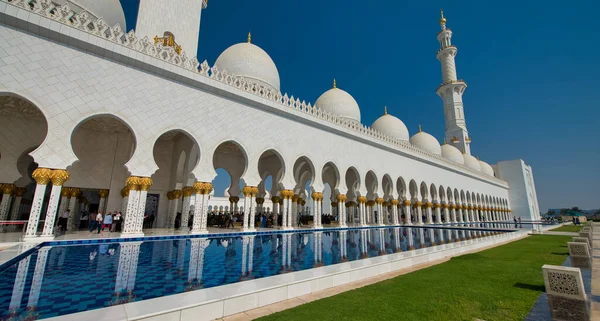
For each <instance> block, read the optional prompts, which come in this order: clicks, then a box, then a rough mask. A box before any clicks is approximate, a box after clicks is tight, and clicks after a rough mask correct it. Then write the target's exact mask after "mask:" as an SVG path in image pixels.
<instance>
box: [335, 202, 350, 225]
mask: <svg viewBox="0 0 600 321" xmlns="http://www.w3.org/2000/svg"><path fill="white" fill-rule="evenodd" d="M335 199H336V200H337V208H338V213H339V214H338V220H339V223H340V224H339V226H340V227H346V226H347V225H346V206H345V205H346V199H347V197H346V194H338V195H336V196H335Z"/></svg>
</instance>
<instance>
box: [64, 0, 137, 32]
mask: <svg viewBox="0 0 600 321" xmlns="http://www.w3.org/2000/svg"><path fill="white" fill-rule="evenodd" d="M52 2H53V3H55V4H57V5H60V6H62V5H64V4H68V5H69V8H71V10H73V12H75V13H79V12H81V11H83V10H85V11H87V12H89V13H91V14H92V15H94V16H96V18H102V19H103V20H104V21H105V22H106V24H108V25H109V26H111V27H112V26H114V25H116V24H117V23H118V24H119V26H121V30H124V31H126V30H127V29H126V28H127V26H126V25H125V12H123V7H121V2H119V0H52Z"/></svg>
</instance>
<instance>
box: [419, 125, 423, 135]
mask: <svg viewBox="0 0 600 321" xmlns="http://www.w3.org/2000/svg"><path fill="white" fill-rule="evenodd" d="M422 131H423V129H421V124H419V133H420V132H422Z"/></svg>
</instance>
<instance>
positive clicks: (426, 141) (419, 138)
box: [410, 126, 442, 155]
mask: <svg viewBox="0 0 600 321" xmlns="http://www.w3.org/2000/svg"><path fill="white" fill-rule="evenodd" d="M410 143H411V144H413V145H415V146H417V147H418V148H420V149H422V150H425V151H428V152H430V153H433V154H436V155H442V148H441V147H440V143H439V142H438V140H437V139H435V137H433V136H431V135H429V134H428V133H426V132H424V131H421V129H420V126H419V132H418V133H416V134H414V135H413V137H411V138H410Z"/></svg>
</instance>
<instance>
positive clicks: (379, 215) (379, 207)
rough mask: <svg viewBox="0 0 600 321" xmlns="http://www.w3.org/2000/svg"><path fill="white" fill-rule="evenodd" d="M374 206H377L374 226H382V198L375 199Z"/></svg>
mask: <svg viewBox="0 0 600 321" xmlns="http://www.w3.org/2000/svg"><path fill="white" fill-rule="evenodd" d="M375 204H377V218H376V222H375V224H377V225H383V215H384V213H383V198H381V197H378V198H377V199H375Z"/></svg>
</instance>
